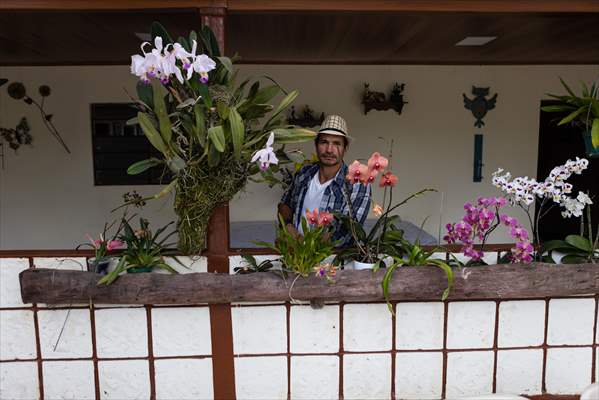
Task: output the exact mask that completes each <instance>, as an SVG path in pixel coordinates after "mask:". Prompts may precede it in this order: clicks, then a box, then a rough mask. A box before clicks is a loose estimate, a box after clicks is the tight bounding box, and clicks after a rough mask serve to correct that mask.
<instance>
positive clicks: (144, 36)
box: [135, 32, 152, 42]
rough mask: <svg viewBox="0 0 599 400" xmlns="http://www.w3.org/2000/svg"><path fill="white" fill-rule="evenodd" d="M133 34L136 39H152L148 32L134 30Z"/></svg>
mask: <svg viewBox="0 0 599 400" xmlns="http://www.w3.org/2000/svg"><path fill="white" fill-rule="evenodd" d="M135 36H136V37H137V38H138V39H141V40H142V41H143V42H151V41H152V35H150V34H149V33H143V32H135Z"/></svg>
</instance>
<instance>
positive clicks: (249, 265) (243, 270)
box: [233, 254, 273, 275]
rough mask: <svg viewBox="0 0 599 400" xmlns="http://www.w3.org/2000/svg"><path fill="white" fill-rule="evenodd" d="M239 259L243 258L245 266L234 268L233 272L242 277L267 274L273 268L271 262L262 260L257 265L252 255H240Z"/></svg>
mask: <svg viewBox="0 0 599 400" xmlns="http://www.w3.org/2000/svg"><path fill="white" fill-rule="evenodd" d="M241 258H243V260H244V261H245V264H246V265H244V266H243V267H235V268H234V269H233V271H235V273H236V274H240V275H243V274H251V273H254V272H268V271H269V270H270V269H271V268H272V267H273V264H272V260H264V261H262V262H261V263H260V264H258V262H257V261H256V258H255V257H254V256H252V255H248V254H242V255H241Z"/></svg>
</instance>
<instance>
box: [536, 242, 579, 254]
mask: <svg viewBox="0 0 599 400" xmlns="http://www.w3.org/2000/svg"><path fill="white" fill-rule="evenodd" d="M571 248H572V247H571V246H570V244H568V243H567V242H565V241H563V240H549V241H547V242H545V243H543V251H542V252H543V253H544V252H546V251H547V252H551V251H553V250H566V251H567V250H568V249H571Z"/></svg>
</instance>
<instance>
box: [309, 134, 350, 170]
mask: <svg viewBox="0 0 599 400" xmlns="http://www.w3.org/2000/svg"><path fill="white" fill-rule="evenodd" d="M345 150H346V147H345V142H344V138H343V137H342V136H337V135H329V134H326V133H322V134H320V136H319V137H318V140H317V141H316V155H317V156H318V161H319V162H320V164H322V165H325V166H327V167H332V166H335V165H338V164H340V163H341V161H343V155H344V154H345Z"/></svg>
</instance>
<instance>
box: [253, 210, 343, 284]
mask: <svg viewBox="0 0 599 400" xmlns="http://www.w3.org/2000/svg"><path fill="white" fill-rule="evenodd" d="M333 218H334V217H333V215H332V214H330V213H328V212H324V211H323V212H319V211H318V210H314V211H307V212H306V216H305V217H302V222H301V223H302V230H303V232H304V234H303V235H297V234H294V233H292V232H290V231H289V230H288V229H287V227H286V224H285V223H284V221H283V218H282V217H281V216H280V215H279V224H278V226H277V236H276V240H275V243H274V244H272V243H268V242H256V244H258V245H260V246H264V247H267V248H269V249H272V250H274V251H276V252H277V253H279V254H280V255H281V257H280V258H279V260H280V261H281V264H282V267H283V271H285V272H294V273H297V274H298V277H299V276H303V277H307V276H308V275H310V273H312V272H316V273H317V275H319V276H325V275H327V274H326V273H323V271H324V272H327V271H328V272H330V273H332V274H333V275H334V271H335V268H334V267H332V266H329V265H327V266H325V267H324V269H323V266H322V265H321V263H322V262H323V261H324V260H325V259H326V258H327V257H329V256H330V255H332V254H333V249H334V248H335V242H333V241H332V240H331V231H330V228H331V224H332V222H333Z"/></svg>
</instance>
